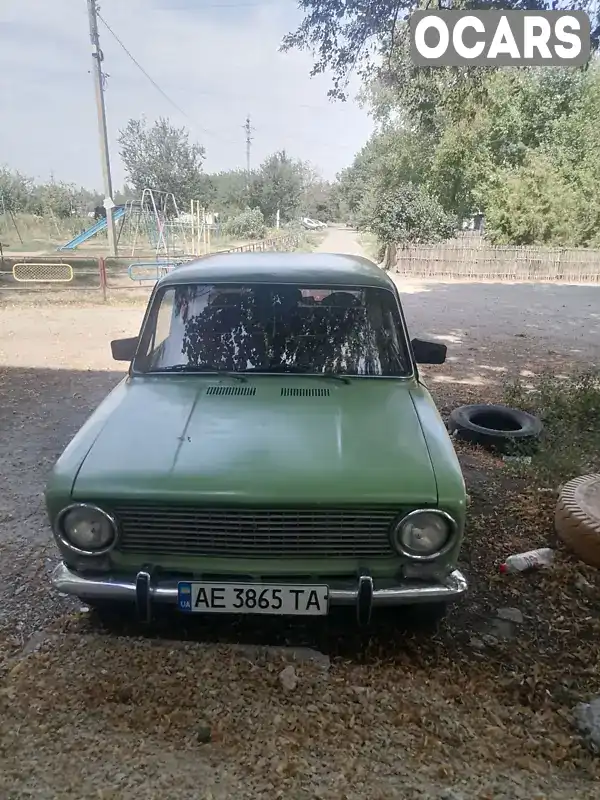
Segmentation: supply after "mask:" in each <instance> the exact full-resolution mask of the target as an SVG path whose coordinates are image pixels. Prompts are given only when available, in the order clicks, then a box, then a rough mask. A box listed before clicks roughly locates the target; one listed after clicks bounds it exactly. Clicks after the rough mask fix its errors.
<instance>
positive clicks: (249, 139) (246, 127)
mask: <svg viewBox="0 0 600 800" xmlns="http://www.w3.org/2000/svg"><path fill="white" fill-rule="evenodd" d="M244 130H245V131H246V191H247V192H248V193H250V145H251V143H252V135H251V134H252V131H253V130H254V128H253V127H252V125H251V124H250V114H248V116H247V117H246V124H245V125H244Z"/></svg>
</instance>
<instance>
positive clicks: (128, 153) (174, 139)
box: [118, 117, 206, 210]
mask: <svg viewBox="0 0 600 800" xmlns="http://www.w3.org/2000/svg"><path fill="white" fill-rule="evenodd" d="M118 141H119V144H120V146H121V150H120V153H121V160H122V161H123V164H124V165H125V170H126V172H127V176H128V179H129V181H130V183H131V184H132V186H133V187H134V188H135V189H136V190H137V191H138V192H141V191H143V190H144V189H157V190H161V191H164V192H173V194H174V195H175V199H176V200H177V202H178V203H179V204H181V206H182V207H183V208H185V209H186V210H187V207H188V205H189V202H190V200H192V199H196V198H200V196H201V193H202V192H203V190H205V188H206V187H205V186H203V181H202V162H203V160H204V153H205V151H204V147H202V146H201V145H199V144H196V143H195V142H191V141H190V135H189V132H188V131H187V130H186V128H176V127H175V126H173V125H171V123H170V122H169V120H168V119H166V118H164V117H161V118H160V119H158V120H157V121H156V122H155V123H154V124H153V125H151V126H149V125H148V123H147V121H146V120H145V119H130V120H129V122H128V123H127V125H126V126H125V128H124V129H123V130H122V131H120V133H119V139H118Z"/></svg>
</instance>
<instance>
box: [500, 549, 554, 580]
mask: <svg viewBox="0 0 600 800" xmlns="http://www.w3.org/2000/svg"><path fill="white" fill-rule="evenodd" d="M553 558H554V550H552V548H551V547H541V548H540V549H539V550H528V551H527V552H526V553H517V554H515V555H514V556H509V557H508V558H507V559H506V561H505V562H504V564H500V572H502V573H504V574H511V573H513V572H525V570H528V569H535V568H539V567H549V566H550V564H551V563H552V559H553Z"/></svg>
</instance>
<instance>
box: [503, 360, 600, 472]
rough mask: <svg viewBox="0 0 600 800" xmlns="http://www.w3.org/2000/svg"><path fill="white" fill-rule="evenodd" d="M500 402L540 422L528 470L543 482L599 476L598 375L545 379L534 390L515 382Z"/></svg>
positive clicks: (599, 375)
mask: <svg viewBox="0 0 600 800" xmlns="http://www.w3.org/2000/svg"><path fill="white" fill-rule="evenodd" d="M504 401H505V402H506V403H507V405H511V406H514V407H516V408H521V409H523V410H524V411H529V412H530V413H531V414H537V415H538V416H539V417H540V418H541V419H542V421H543V423H544V433H543V436H542V439H541V441H540V445H539V449H538V450H537V452H536V454H535V455H534V456H533V459H532V468H533V469H534V470H535V471H536V472H537V474H538V475H539V477H540V478H541V479H543V480H544V481H546V483H549V484H550V485H552V484H559V483H563V482H565V481H567V480H570V479H571V478H575V477H577V476H578V475H586V474H588V473H592V472H600V371H597V370H588V371H585V372H580V373H576V374H573V375H570V376H568V377H565V378H558V377H556V376H553V375H543V376H542V377H541V379H540V381H539V382H538V384H537V385H536V386H535V387H534V388H533V389H532V390H528V389H527V388H526V387H525V386H524V385H523V383H522V382H521V381H520V380H517V381H515V382H513V383H511V384H508V385H507V386H506V388H505V392H504Z"/></svg>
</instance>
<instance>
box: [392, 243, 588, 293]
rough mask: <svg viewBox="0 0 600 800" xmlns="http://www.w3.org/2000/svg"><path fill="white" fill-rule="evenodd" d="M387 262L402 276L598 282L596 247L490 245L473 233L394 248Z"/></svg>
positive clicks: (448, 278) (441, 278) (438, 278)
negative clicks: (561, 247)
mask: <svg viewBox="0 0 600 800" xmlns="http://www.w3.org/2000/svg"><path fill="white" fill-rule="evenodd" d="M387 263H388V265H389V268H390V269H391V270H393V271H394V272H397V273H400V274H402V275H406V276H411V277H419V278H433V279H437V280H443V279H446V280H475V281H476V280H482V281H485V280H501V281H521V282H528V281H536V282H537V281H540V282H561V281H562V282H566V283H600V250H588V249H584V248H579V249H575V248H573V249H567V248H565V249H559V248H544V247H514V246H505V247H503V246H496V247H494V246H493V245H490V244H489V242H487V241H486V240H485V239H484V238H483V237H482V236H478V235H473V234H469V235H462V236H458V237H457V238H456V239H451V240H449V241H447V242H441V243H440V244H438V245H435V246H431V245H413V246H411V247H405V248H401V247H400V246H398V247H396V248H395V254H394V253H390V254H389V258H388V262H387Z"/></svg>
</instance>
